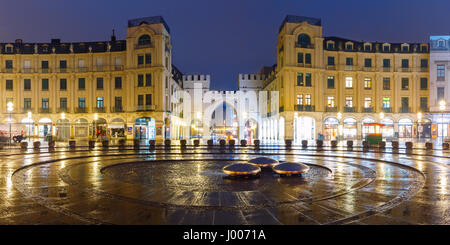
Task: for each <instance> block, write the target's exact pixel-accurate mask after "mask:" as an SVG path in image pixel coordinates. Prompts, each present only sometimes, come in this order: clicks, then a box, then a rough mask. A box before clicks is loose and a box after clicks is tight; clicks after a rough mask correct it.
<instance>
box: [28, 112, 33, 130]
mask: <svg viewBox="0 0 450 245" xmlns="http://www.w3.org/2000/svg"><path fill="white" fill-rule="evenodd" d="M27 114H28V122H27V123H28V128H27V136H29V135H30V134H31V133H32V132H31V124H32V122H31V116H32V113H31V111H29V112H28V113H27Z"/></svg>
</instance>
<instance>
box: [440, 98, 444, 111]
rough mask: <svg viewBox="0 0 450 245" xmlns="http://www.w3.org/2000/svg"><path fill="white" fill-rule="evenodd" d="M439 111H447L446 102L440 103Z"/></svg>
mask: <svg viewBox="0 0 450 245" xmlns="http://www.w3.org/2000/svg"><path fill="white" fill-rule="evenodd" d="M439 110H441V111H444V110H445V101H444V100H441V101H440V102H439Z"/></svg>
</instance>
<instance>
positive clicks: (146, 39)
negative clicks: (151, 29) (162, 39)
mask: <svg viewBox="0 0 450 245" xmlns="http://www.w3.org/2000/svg"><path fill="white" fill-rule="evenodd" d="M138 44H139V45H146V44H150V36H149V35H147V34H145V35H142V36H140V37H139V41H138Z"/></svg>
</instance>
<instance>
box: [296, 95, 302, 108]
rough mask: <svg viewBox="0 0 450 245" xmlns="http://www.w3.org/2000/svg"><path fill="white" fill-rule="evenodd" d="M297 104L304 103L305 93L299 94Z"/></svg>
mask: <svg viewBox="0 0 450 245" xmlns="http://www.w3.org/2000/svg"><path fill="white" fill-rule="evenodd" d="M297 105H303V95H301V94H297Z"/></svg>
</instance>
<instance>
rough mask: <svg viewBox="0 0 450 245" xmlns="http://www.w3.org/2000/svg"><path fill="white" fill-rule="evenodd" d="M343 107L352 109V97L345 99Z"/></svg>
mask: <svg viewBox="0 0 450 245" xmlns="http://www.w3.org/2000/svg"><path fill="white" fill-rule="evenodd" d="M345 106H346V107H353V97H345Z"/></svg>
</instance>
